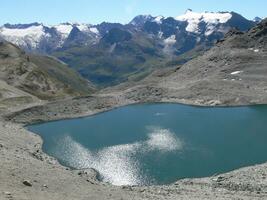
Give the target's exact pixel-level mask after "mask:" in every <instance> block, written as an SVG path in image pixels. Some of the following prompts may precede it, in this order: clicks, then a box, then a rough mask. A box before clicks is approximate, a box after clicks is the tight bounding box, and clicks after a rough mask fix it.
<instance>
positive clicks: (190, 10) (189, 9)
mask: <svg viewBox="0 0 267 200" xmlns="http://www.w3.org/2000/svg"><path fill="white" fill-rule="evenodd" d="M190 12H193V10H192V9H191V8H188V9H187V10H186V11H185V14H186V13H190Z"/></svg>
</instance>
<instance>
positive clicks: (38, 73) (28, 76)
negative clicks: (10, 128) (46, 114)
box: [0, 41, 94, 107]
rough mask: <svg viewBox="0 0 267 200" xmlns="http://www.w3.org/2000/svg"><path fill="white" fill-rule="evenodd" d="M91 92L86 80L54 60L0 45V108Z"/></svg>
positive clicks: (4, 43) (91, 88) (90, 85)
mask: <svg viewBox="0 0 267 200" xmlns="http://www.w3.org/2000/svg"><path fill="white" fill-rule="evenodd" d="M92 91H94V88H93V87H92V84H91V83H90V82H89V81H87V80H85V79H83V78H81V77H80V76H79V75H78V74H77V73H76V72H75V71H73V70H71V69H70V68H69V67H68V66H67V65H66V64H64V63H62V62H60V61H58V60H56V59H55V58H52V57H45V56H35V55H29V54H26V53H25V52H24V51H22V50H20V49H19V48H18V47H17V46H15V45H13V44H11V43H8V42H4V41H2V42H0V105H2V106H4V105H7V104H8V107H12V102H13V101H14V103H16V102H17V103H18V104H19V103H30V102H36V100H38V99H39V100H51V99H57V98H64V97H69V96H77V95H87V94H90V93H91V92H92ZM10 104H11V105H10ZM0 107H1V106H0Z"/></svg>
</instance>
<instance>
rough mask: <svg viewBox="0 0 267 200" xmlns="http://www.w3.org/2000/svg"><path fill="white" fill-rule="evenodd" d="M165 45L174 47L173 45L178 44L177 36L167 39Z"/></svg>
mask: <svg viewBox="0 0 267 200" xmlns="http://www.w3.org/2000/svg"><path fill="white" fill-rule="evenodd" d="M164 43H165V44H166V45H173V44H175V43H176V36H175V35H171V36H170V37H168V38H166V39H165V40H164Z"/></svg>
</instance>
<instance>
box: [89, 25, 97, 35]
mask: <svg viewBox="0 0 267 200" xmlns="http://www.w3.org/2000/svg"><path fill="white" fill-rule="evenodd" d="M90 31H91V32H92V33H95V34H99V31H98V29H97V28H95V27H91V28H90Z"/></svg>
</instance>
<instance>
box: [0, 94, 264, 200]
mask: <svg viewBox="0 0 267 200" xmlns="http://www.w3.org/2000/svg"><path fill="white" fill-rule="evenodd" d="M126 94H127V93H126ZM153 94H154V95H153V96H151V97H150V98H148V96H147V98H144V100H142V101H138V100H136V98H128V97H127V95H125V93H119V92H112V93H109V94H106V95H103V94H102V95H101V94H98V95H95V96H89V97H81V98H74V99H68V100H62V101H57V102H51V103H47V104H43V105H39V106H34V107H30V108H26V109H23V110H21V111H15V112H13V113H10V114H8V115H5V116H2V118H1V120H0V160H1V165H0V167H1V172H0V180H2V181H1V183H0V189H1V191H0V199H96V200H97V199H99V200H100V199H126V200H128V199H267V163H265V164H261V165H256V166H251V167H246V168H242V169H238V170H235V171H232V172H229V173H226V174H221V175H214V176H212V177H207V178H198V179H184V180H180V181H177V182H176V183H174V184H171V185H164V186H148V187H137V186H122V187H118V186H112V185H110V184H106V183H101V182H99V181H98V180H97V179H96V172H94V171H93V170H70V169H69V168H66V167H64V166H61V165H60V164H59V163H58V162H57V161H56V160H55V159H53V158H51V157H49V156H48V155H46V154H45V153H43V152H42V148H41V147H42V140H41V138H40V137H39V136H37V135H35V134H33V133H31V132H29V131H27V130H26V129H25V128H24V125H26V124H31V123H37V122H43V121H51V120H59V119H66V118H76V117H82V116H87V115H92V114H97V113H99V112H104V111H107V110H110V109H114V108H116V107H119V106H125V105H129V104H136V103H149V102H172V103H187V104H193V105H199V104H200V103H199V102H198V101H195V102H193V101H185V100H181V99H175V100H174V99H167V98H166V96H165V98H162V96H161V95H157V93H155V92H154V93H153ZM201 105H202V106H207V105H209V106H211V105H213V103H212V102H210V101H207V102H205V103H203V104H201ZM240 105H241V104H240Z"/></svg>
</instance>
